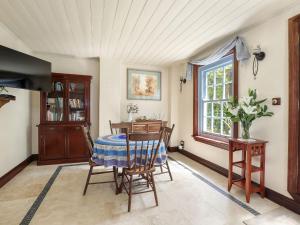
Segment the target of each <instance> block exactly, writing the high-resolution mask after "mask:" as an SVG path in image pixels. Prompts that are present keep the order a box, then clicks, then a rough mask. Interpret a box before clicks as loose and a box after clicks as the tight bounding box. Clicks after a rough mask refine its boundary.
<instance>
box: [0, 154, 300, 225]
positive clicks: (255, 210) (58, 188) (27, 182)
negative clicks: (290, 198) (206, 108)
mask: <svg viewBox="0 0 300 225" xmlns="http://www.w3.org/2000/svg"><path fill="white" fill-rule="evenodd" d="M171 157H172V158H174V159H175V160H176V161H172V160H170V166H171V169H172V172H173V176H174V181H172V182H171V181H169V179H168V176H167V175H166V174H165V175H160V176H156V177H155V178H156V184H157V189H158V199H159V206H158V207H154V205H155V202H154V197H153V193H147V194H142V195H136V196H134V197H133V202H132V212H131V213H128V212H127V199H128V198H127V195H126V194H125V193H123V194H119V195H115V194H114V186H113V185H112V184H100V185H90V186H89V188H88V191H87V194H86V196H82V191H83V187H84V184H85V180H86V176H87V172H88V166H87V165H76V166H62V167H60V168H61V170H60V171H58V169H57V168H58V166H57V165H54V166H39V167H37V166H36V165H35V163H32V164H31V165H30V166H28V167H27V168H25V169H24V170H23V171H22V172H21V173H20V174H18V175H17V176H16V178H15V179H13V180H12V181H11V182H9V183H8V184H7V185H5V186H4V187H3V188H1V189H0V224H5V225H13V224H20V222H21V221H22V220H23V219H24V217H25V215H26V213H27V212H28V210H29V209H30V208H31V210H32V211H30V212H31V214H29V215H28V214H27V216H26V217H25V219H28V220H23V224H29V222H30V224H43V225H44V224H45V225H46V224H55V225H58V224H64V225H68V224H71V225H76V224H89V225H94V224H124V225H126V224H132V225H134V224H143V225H144V224H146V225H148V224H149V225H150V224H151V225H152V224H153V225H156V224H157V225H159V224H162V225H168V224H172V225H174V224H184V225H191V224H197V225H198V224H199V225H201V224H203V225H206V224H208V225H218V224H224V225H229V224H230V225H235V224H243V222H244V221H245V223H247V224H249V225H250V224H276V223H275V222H278V221H279V222H282V221H286V224H293V225H294V224H297V221H300V216H299V215H296V214H294V213H292V212H290V211H288V210H285V209H283V208H280V207H279V206H278V205H277V204H275V203H273V202H271V201H269V200H268V199H261V198H260V196H259V195H256V194H254V195H253V196H252V198H251V204H246V203H245V202H244V198H245V197H244V192H243V191H242V190H240V189H238V188H236V187H233V188H232V191H231V193H228V192H227V191H226V186H227V179H226V178H225V177H223V176H221V175H219V174H217V173H215V172H213V171H211V170H210V169H208V168H206V167H204V166H202V165H200V164H198V163H196V162H194V161H192V160H190V159H188V158H186V157H184V156H182V155H180V154H178V153H172V154H171ZM55 171H56V172H57V173H58V175H57V177H56V178H55V177H54V176H53V174H54V172H55ZM105 176H106V177H103V176H102V177H101V178H100V179H101V180H103V179H105V178H108V179H110V177H109V176H111V174H107V175H105ZM51 177H52V180H51V179H50V178H51ZM49 179H50V181H51V182H52V183H51V182H49ZM97 179H98V180H99V177H98V178H97ZM47 182H48V186H47V187H48V188H49V187H50V188H49V190H48V192H47V190H46V189H47V188H46V189H45V188H44V187H45V185H46V184H47ZM51 184H52V185H51ZM43 190H44V191H43ZM41 192H42V194H40V193H41ZM43 194H44V195H43ZM38 196H39V198H38V199H39V200H38V201H36V199H37V197H38ZM42 197H44V199H43V198H42ZM35 201H36V202H35ZM34 202H35V206H36V207H31V206H32V204H33V203H34ZM37 203H38V204H37ZM35 209H36V211H35ZM32 212H33V213H32ZM259 214H261V215H259ZM30 215H31V216H32V218H31V217H30ZM276 215H277V216H276ZM278 215H279V216H278ZM272 218H274V221H272ZM275 218H277V219H276V221H275ZM26 221H27V223H26ZM277 224H280V223H277ZM281 224H284V223H281ZM298 224H300V223H298Z"/></svg>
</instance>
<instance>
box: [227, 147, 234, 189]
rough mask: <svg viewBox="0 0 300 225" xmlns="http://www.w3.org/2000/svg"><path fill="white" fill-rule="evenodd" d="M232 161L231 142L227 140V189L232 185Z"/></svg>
mask: <svg viewBox="0 0 300 225" xmlns="http://www.w3.org/2000/svg"><path fill="white" fill-rule="evenodd" d="M232 163H233V149H232V143H231V141H230V142H229V167H228V191H230V190H231V187H232V167H233V165H232Z"/></svg>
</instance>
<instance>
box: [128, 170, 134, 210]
mask: <svg viewBox="0 0 300 225" xmlns="http://www.w3.org/2000/svg"><path fill="white" fill-rule="evenodd" d="M132 177H133V176H132V175H130V181H129V198H128V212H130V210H131V198H132Z"/></svg>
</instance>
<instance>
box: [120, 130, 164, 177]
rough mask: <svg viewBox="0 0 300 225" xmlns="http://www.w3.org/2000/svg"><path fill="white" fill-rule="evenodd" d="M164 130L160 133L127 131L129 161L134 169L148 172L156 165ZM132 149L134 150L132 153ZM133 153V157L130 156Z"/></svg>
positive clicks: (130, 167)
mask: <svg viewBox="0 0 300 225" xmlns="http://www.w3.org/2000/svg"><path fill="white" fill-rule="evenodd" d="M162 134H163V131H160V132H159V133H142V134H141V133H127V135H126V136H127V163H128V168H129V169H132V170H134V171H139V172H147V171H149V170H150V169H152V168H153V167H154V163H155V160H156V157H157V154H158V151H159V147H160V142H161V139H162ZM130 151H131V152H132V151H134V153H133V154H130ZM131 155H132V157H130V156H131Z"/></svg>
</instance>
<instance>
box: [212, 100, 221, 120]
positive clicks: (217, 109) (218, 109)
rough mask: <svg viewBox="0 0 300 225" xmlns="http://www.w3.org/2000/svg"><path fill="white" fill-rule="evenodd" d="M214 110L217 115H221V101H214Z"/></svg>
mask: <svg viewBox="0 0 300 225" xmlns="http://www.w3.org/2000/svg"><path fill="white" fill-rule="evenodd" d="M213 110H214V116H215V117H220V116H221V104H220V103H219V102H215V103H213Z"/></svg>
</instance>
